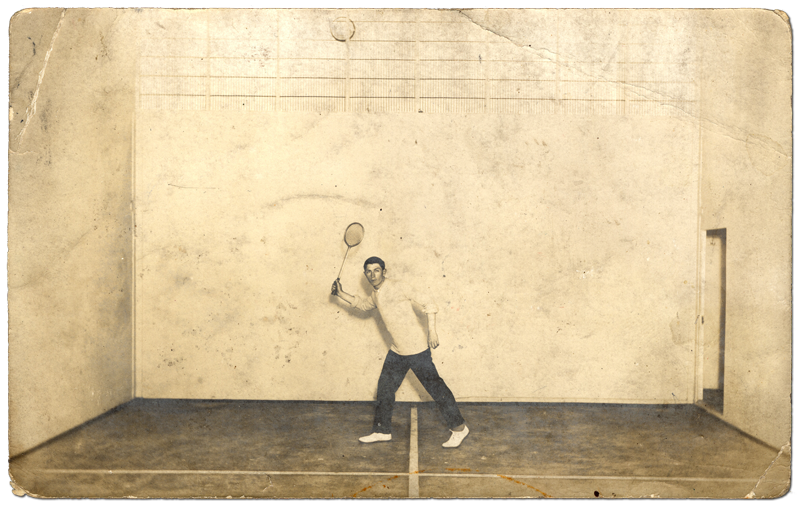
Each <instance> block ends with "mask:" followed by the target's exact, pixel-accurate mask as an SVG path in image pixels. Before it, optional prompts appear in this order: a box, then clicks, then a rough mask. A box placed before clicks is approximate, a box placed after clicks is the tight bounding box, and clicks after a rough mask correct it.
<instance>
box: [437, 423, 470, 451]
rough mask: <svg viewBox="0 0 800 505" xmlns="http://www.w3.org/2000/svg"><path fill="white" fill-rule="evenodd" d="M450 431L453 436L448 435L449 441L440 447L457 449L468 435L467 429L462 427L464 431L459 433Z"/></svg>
mask: <svg viewBox="0 0 800 505" xmlns="http://www.w3.org/2000/svg"><path fill="white" fill-rule="evenodd" d="M450 431H452V432H453V434H452V435H450V440H448V441H447V442H445V443H443V444H442V447H448V448H449V447H458V446H459V445H461V442H462V441H463V440H464V439H465V438H467V435H469V428H467V427H466V426H464V429H463V430H461V431H453V430H450Z"/></svg>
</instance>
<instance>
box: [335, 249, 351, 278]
mask: <svg viewBox="0 0 800 505" xmlns="http://www.w3.org/2000/svg"><path fill="white" fill-rule="evenodd" d="M349 252H350V246H347V250H346V251H345V252H344V259H343V260H342V266H341V267H339V275H337V276H336V280H339V277H341V276H342V269H343V268H344V262H345V261H347V253H349Z"/></svg>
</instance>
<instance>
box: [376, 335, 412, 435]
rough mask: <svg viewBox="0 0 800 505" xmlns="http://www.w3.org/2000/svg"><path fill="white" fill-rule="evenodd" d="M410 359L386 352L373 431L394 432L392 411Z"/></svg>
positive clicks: (379, 380)
mask: <svg viewBox="0 0 800 505" xmlns="http://www.w3.org/2000/svg"><path fill="white" fill-rule="evenodd" d="M408 368H409V365H408V359H407V358H406V357H404V356H400V355H399V354H397V353H395V352H394V351H391V350H390V351H389V352H388V353H387V354H386V359H385V360H384V362H383V369H382V370H381V376H380V378H379V379H378V395H377V396H378V401H377V404H376V405H375V421H374V422H373V423H372V432H373V433H387V434H391V433H392V412H393V411H394V398H395V396H394V395H395V393H396V392H397V389H398V388H399V387H400V384H402V383H403V379H404V378H405V376H406V373H407V372H408Z"/></svg>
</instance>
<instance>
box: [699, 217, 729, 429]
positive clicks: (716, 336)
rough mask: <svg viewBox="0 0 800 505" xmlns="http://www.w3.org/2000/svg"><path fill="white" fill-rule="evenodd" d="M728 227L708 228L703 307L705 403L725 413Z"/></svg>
mask: <svg viewBox="0 0 800 505" xmlns="http://www.w3.org/2000/svg"><path fill="white" fill-rule="evenodd" d="M726 235H727V234H726V229H725V228H721V229H717V230H706V243H705V249H706V250H705V284H704V293H703V297H704V310H703V400H702V402H703V404H704V405H705V406H706V407H708V408H710V409H712V410H714V411H716V412H719V413H720V414H721V413H722V409H723V405H724V401H723V398H724V391H725V292H726V285H725V274H726V272H725V270H726V268H725V267H726V265H725V262H726V253H727V250H726V249H727V236H726Z"/></svg>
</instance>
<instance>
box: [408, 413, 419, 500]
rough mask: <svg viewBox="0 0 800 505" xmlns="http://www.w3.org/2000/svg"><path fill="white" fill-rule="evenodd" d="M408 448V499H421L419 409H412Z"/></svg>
mask: <svg viewBox="0 0 800 505" xmlns="http://www.w3.org/2000/svg"><path fill="white" fill-rule="evenodd" d="M410 432H411V434H410V437H409V439H410V440H409V447H408V497H409V498H419V443H418V438H419V436H418V429H417V407H411V429H410Z"/></svg>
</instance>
